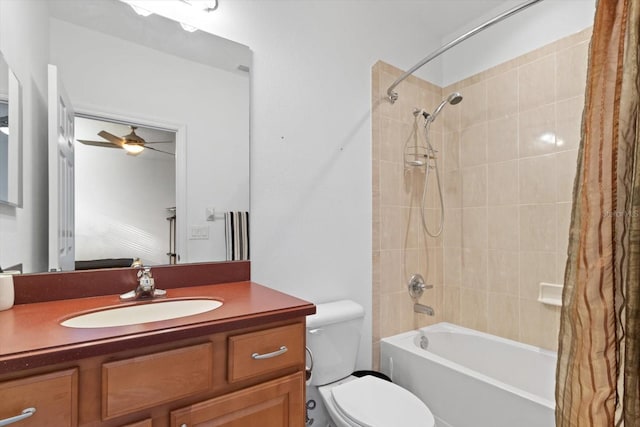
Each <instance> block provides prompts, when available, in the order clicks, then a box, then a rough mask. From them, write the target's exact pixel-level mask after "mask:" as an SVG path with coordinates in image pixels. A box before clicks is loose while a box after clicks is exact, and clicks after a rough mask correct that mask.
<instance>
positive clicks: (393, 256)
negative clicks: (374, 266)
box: [380, 249, 402, 294]
mask: <svg viewBox="0 0 640 427" xmlns="http://www.w3.org/2000/svg"><path fill="white" fill-rule="evenodd" d="M401 272H402V251H401V250H399V249H393V250H387V251H380V292H381V293H383V294H384V293H392V292H399V291H401V290H402V275H401Z"/></svg>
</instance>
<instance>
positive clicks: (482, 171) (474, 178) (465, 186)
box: [462, 164, 487, 208]
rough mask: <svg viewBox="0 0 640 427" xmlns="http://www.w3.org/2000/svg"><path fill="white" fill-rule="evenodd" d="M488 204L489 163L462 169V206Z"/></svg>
mask: <svg viewBox="0 0 640 427" xmlns="http://www.w3.org/2000/svg"><path fill="white" fill-rule="evenodd" d="M486 205H487V165H486V164H485V165H480V166H475V167H470V168H464V169H462V207H465V208H467V207H475V206H486Z"/></svg>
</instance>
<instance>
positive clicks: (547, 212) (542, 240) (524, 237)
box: [520, 204, 557, 251]
mask: <svg viewBox="0 0 640 427" xmlns="http://www.w3.org/2000/svg"><path fill="white" fill-rule="evenodd" d="M556 227H557V223H556V206H555V204H538V205H521V206H520V250H521V251H555V249H556Z"/></svg>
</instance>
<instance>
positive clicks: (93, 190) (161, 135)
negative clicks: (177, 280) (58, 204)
mask: <svg viewBox="0 0 640 427" xmlns="http://www.w3.org/2000/svg"><path fill="white" fill-rule="evenodd" d="M75 123H76V126H75V137H76V139H84V140H94V141H95V140H101V138H100V137H99V136H97V133H98V132H100V131H101V130H106V131H107V132H110V133H111V134H114V135H125V134H127V133H129V132H130V129H129V128H128V127H127V126H124V125H121V124H116V123H106V122H102V121H97V120H90V119H85V118H80V117H76V121H75ZM150 132H151V130H148V129H137V130H136V133H137V134H138V135H139V136H140V137H142V138H144V139H146V140H147V141H169V140H171V139H172V138H174V137H175V135H174V134H173V133H172V132H162V131H154V132H153V134H155V136H153V137H152V136H150V135H151V134H150ZM165 146H170V144H156V145H155V146H154V147H155V148H158V149H163V148H164V147H165ZM169 149H171V148H169ZM175 205H176V167H175V159H174V157H173V156H170V155H167V154H163V153H157V152H153V151H150V150H144V151H143V152H142V153H140V154H139V155H137V156H130V155H127V153H126V151H125V150H122V149H119V148H105V147H96V146H92V145H85V144H76V145H75V236H76V239H75V244H76V247H75V256H76V260H78V261H82V260H94V259H103V258H140V260H141V261H142V262H143V264H144V265H157V264H168V263H169V258H168V256H167V252H169V221H167V217H168V216H169V213H168V212H167V210H166V208H168V207H172V206H175Z"/></svg>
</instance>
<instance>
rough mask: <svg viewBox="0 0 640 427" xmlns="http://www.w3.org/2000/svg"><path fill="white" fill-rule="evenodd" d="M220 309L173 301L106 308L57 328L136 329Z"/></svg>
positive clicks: (216, 304)
mask: <svg viewBox="0 0 640 427" xmlns="http://www.w3.org/2000/svg"><path fill="white" fill-rule="evenodd" d="M220 306H222V302H220V301H216V300H212V299H189V300H172V301H159V302H150V303H143V304H139V305H129V306H126V307H117V308H107V309H104V310H100V311H94V312H93V313H87V314H81V315H79V316H75V317H72V318H70V319H67V320H65V321H63V322H61V323H60V324H61V325H62V326H66V327H68V328H110V327H113V326H127V325H137V324H139V323H147V322H157V321H160V320H169V319H177V318H179V317H186V316H193V315H194V314H200V313H206V312H207V311H211V310H215V309H216V308H218V307H220Z"/></svg>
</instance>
